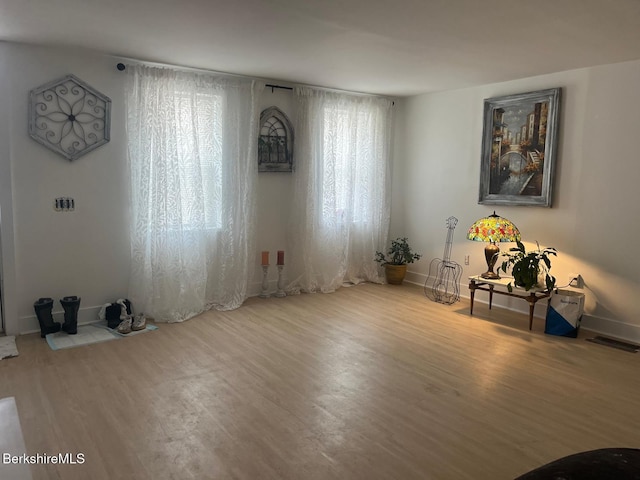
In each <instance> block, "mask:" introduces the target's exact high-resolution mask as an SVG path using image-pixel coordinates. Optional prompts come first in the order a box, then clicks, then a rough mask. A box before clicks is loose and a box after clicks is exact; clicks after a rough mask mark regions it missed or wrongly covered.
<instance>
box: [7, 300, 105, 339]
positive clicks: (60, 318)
mask: <svg viewBox="0 0 640 480" xmlns="http://www.w3.org/2000/svg"><path fill="white" fill-rule="evenodd" d="M101 308H102V305H98V306H97V307H96V306H93V307H82V306H80V310H78V325H87V324H89V323H95V322H96V321H97V320H98V313H99V312H100V309H101ZM51 315H52V316H53V320H54V321H55V322H58V323H60V324H62V323H64V310H60V311H55V309H54V311H53V312H51ZM18 323H19V325H20V327H19V332H20V333H19V335H26V334H28V333H36V332H39V331H40V324H39V323H38V317H36V315H35V313H34V314H33V315H27V316H25V317H20V318H19V319H18Z"/></svg>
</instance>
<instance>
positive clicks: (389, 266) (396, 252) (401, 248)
mask: <svg viewBox="0 0 640 480" xmlns="http://www.w3.org/2000/svg"><path fill="white" fill-rule="evenodd" d="M387 255H388V257H387V256H386V255H385V254H384V253H382V252H376V258H375V261H376V262H378V263H379V264H380V265H382V266H384V273H385V276H386V278H387V283H390V284H392V285H401V284H402V281H403V280H404V277H405V275H406V274H407V263H413V262H415V261H416V260H420V257H422V255H420V254H418V253H414V252H413V251H412V250H411V247H410V246H409V243H408V242H407V237H404V238H396V239H395V240H393V241H392V242H391V246H390V247H389V250H387Z"/></svg>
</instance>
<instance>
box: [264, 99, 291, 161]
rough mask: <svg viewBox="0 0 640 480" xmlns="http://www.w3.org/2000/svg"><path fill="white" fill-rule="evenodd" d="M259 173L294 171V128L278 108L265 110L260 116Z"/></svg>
mask: <svg viewBox="0 0 640 480" xmlns="http://www.w3.org/2000/svg"><path fill="white" fill-rule="evenodd" d="M258 171H259V172H291V171H293V128H292V127H291V122H290V121H289V119H288V118H287V116H286V115H285V114H284V113H283V112H282V110H280V109H279V108H278V107H269V108H265V109H264V110H263V111H262V113H261V114H260V137H259V138H258Z"/></svg>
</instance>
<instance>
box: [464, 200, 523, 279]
mask: <svg viewBox="0 0 640 480" xmlns="http://www.w3.org/2000/svg"><path fill="white" fill-rule="evenodd" d="M467 238H468V239H469V240H473V241H475V242H488V243H489V245H487V246H486V247H484V258H485V260H486V261H487V271H486V272H484V273H483V274H482V275H480V276H481V277H482V278H488V279H498V278H500V275H498V274H497V273H495V272H494V271H493V267H494V266H495V265H496V261H497V260H498V255H500V247H498V246H497V245H496V242H515V241H518V240H520V231H519V230H518V227H516V226H515V225H514V224H513V223H512V222H511V221H510V220H507V219H506V218H502V217H501V216H499V215H496V212H495V211H494V212H493V215H489V216H488V217H484V218H481V219H480V220H477V221H476V222H474V224H473V225H471V227H470V228H469V232H468V233H467Z"/></svg>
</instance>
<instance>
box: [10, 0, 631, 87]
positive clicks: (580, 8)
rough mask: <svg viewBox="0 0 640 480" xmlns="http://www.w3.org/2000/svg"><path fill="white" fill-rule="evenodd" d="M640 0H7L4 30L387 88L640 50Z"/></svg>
mask: <svg viewBox="0 0 640 480" xmlns="http://www.w3.org/2000/svg"><path fill="white" fill-rule="evenodd" d="M639 27H640V0H484V1H478V0H395V1H392V0H342V1H339V0H321V1H310V0H224V1H221V0H101V1H100V0H0V39H2V40H10V41H18V42H27V43H37V44H47V45H60V46H81V47H87V48H91V49H95V50H99V51H102V52H105V53H108V54H112V55H120V56H125V57H130V58H136V59H140V60H147V61H153V62H161V63H169V64H174V65H182V66H190V67H197V68H206V69H211V70H216V71H220V72H229V73H237V74H243V75H249V76H255V77H261V78H265V79H274V80H281V81H289V82H294V83H303V84H309V85H318V86H324V87H332V88H339V89H343V90H352V91H360V92H370V93H379V94H387V95H398V96H403V95H412V94H416V93H423V92H431V91H439V90H448V89H455V88H463V87H469V86H474V85H482V84H487V83H492V82H499V81H505V80H513V79H517V78H524V77H531V76H535V75H540V74H545V73H551V72H557V71H563V70H570V69H575V68H581V67H588V66H594V65H601V64H607V63H616V62H622V61H627V60H636V59H640V28H639Z"/></svg>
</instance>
